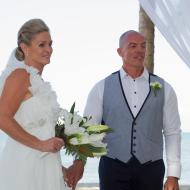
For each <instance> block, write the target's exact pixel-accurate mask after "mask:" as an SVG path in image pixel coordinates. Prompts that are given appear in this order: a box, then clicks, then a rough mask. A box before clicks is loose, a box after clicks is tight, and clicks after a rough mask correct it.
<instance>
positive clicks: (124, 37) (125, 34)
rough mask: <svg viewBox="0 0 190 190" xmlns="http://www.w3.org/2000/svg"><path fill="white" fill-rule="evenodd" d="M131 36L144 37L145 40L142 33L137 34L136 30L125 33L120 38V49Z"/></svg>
mask: <svg viewBox="0 0 190 190" xmlns="http://www.w3.org/2000/svg"><path fill="white" fill-rule="evenodd" d="M131 35H139V36H142V37H143V38H145V37H144V36H143V35H142V34H141V33H139V32H137V31H135V30H128V31H126V32H125V33H123V34H122V35H121V36H120V38H119V47H120V48H121V47H122V46H123V44H124V43H125V41H126V40H127V38H128V37H129V36H131Z"/></svg>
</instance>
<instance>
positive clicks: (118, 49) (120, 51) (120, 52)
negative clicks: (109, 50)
mask: <svg viewBox="0 0 190 190" xmlns="http://www.w3.org/2000/svg"><path fill="white" fill-rule="evenodd" d="M117 53H118V54H119V56H120V57H122V50H121V48H117Z"/></svg>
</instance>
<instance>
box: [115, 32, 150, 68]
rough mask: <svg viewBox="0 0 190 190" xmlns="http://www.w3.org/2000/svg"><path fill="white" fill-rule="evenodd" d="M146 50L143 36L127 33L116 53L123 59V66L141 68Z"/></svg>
mask: <svg viewBox="0 0 190 190" xmlns="http://www.w3.org/2000/svg"><path fill="white" fill-rule="evenodd" d="M145 52H146V41H145V38H144V37H143V36H142V35H140V34H136V33H132V34H129V35H128V36H127V37H126V38H124V39H123V43H122V46H121V47H120V48H118V53H119V55H120V56H121V57H122V59H123V67H124V68H128V67H133V68H142V67H144V64H143V62H144V58H145Z"/></svg>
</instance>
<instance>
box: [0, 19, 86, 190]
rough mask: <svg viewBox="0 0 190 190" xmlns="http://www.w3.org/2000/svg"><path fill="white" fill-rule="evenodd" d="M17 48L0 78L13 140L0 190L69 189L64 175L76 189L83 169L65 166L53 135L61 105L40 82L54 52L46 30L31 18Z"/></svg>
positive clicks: (0, 117) (0, 99) (0, 170)
mask: <svg viewBox="0 0 190 190" xmlns="http://www.w3.org/2000/svg"><path fill="white" fill-rule="evenodd" d="M17 44H18V47H17V48H16V50H14V51H13V53H12V55H11V57H10V59H9V62H8V65H7V67H6V68H5V70H4V71H3V73H2V75H1V78H0V129H1V130H3V131H4V132H5V133H7V134H8V136H9V137H8V140H7V143H6V145H5V147H4V150H3V151H2V153H1V154H0V189H1V190H66V189H67V188H66V187H65V184H64V179H63V173H64V174H65V176H67V177H65V178H67V180H69V182H68V183H69V186H73V184H74V186H75V185H76V181H78V180H79V178H81V177H82V173H83V171H82V169H81V168H82V166H79V165H78V166H77V167H73V166H71V167H70V168H69V169H66V168H64V167H62V165H61V158H60V153H59V150H60V149H61V148H62V147H63V145H64V142H63V140H62V139H60V138H57V137H54V136H55V128H54V127H55V124H56V120H57V118H58V116H59V112H60V107H59V104H58V103H57V99H56V94H55V92H54V91H52V89H51V86H50V84H49V83H47V82H44V81H43V80H42V78H41V74H42V71H43V68H44V66H45V65H46V64H48V63H49V62H50V57H51V54H52V40H51V36H50V33H49V28H48V26H47V25H46V24H45V23H44V22H43V21H42V20H40V19H32V20H29V21H28V22H26V23H24V25H23V26H22V27H21V29H20V30H19V32H18V41H17ZM44 152H48V154H44ZM77 164H78V163H77ZM76 168H77V169H78V171H77V172H78V176H77V177H76V175H75V176H74V174H73V173H74V171H76ZM62 172H63V173H62ZM79 173H80V174H79ZM79 175H80V176H79Z"/></svg>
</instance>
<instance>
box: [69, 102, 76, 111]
mask: <svg viewBox="0 0 190 190" xmlns="http://www.w3.org/2000/svg"><path fill="white" fill-rule="evenodd" d="M74 112H75V102H74V103H73V105H72V107H71V109H70V113H72V114H74Z"/></svg>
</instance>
